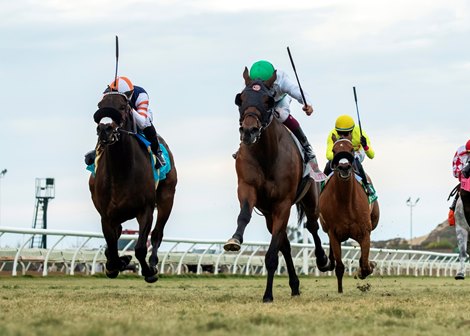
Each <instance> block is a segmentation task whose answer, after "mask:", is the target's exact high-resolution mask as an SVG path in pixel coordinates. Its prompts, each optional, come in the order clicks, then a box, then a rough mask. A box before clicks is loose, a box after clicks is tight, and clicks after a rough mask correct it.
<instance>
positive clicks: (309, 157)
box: [291, 126, 318, 166]
mask: <svg viewBox="0 0 470 336" xmlns="http://www.w3.org/2000/svg"><path fill="white" fill-rule="evenodd" d="M291 131H292V133H294V135H295V137H296V138H297V140H299V142H300V145H301V146H302V148H303V150H304V154H305V162H306V163H307V162H310V161H315V163H316V161H317V160H316V156H315V153H314V152H313V149H312V146H311V145H310V142H308V139H307V136H306V135H305V133H304V131H303V130H302V128H300V126H299V127H297V128H296V129H294V130H291ZM317 166H318V163H317Z"/></svg>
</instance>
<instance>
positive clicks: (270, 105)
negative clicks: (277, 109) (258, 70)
mask: <svg viewBox="0 0 470 336" xmlns="http://www.w3.org/2000/svg"><path fill="white" fill-rule="evenodd" d="M242 95H243V98H244V99H243V100H242ZM266 96H267V97H268V100H267V102H265V101H264V100H263V98H264V97H266ZM235 104H236V105H237V106H238V110H239V113H240V119H239V124H240V129H241V128H242V124H243V121H244V120H245V118H247V117H253V118H254V119H256V120H257V122H258V125H260V128H259V135H258V136H257V138H256V140H257V139H258V138H259V136H260V135H261V132H262V131H263V130H264V129H266V128H267V127H268V126H269V125H270V124H271V121H272V120H273V112H274V96H273V94H272V92H271V91H270V90H269V89H268V87H267V86H266V85H265V84H264V82H263V81H261V80H255V81H252V82H251V83H249V84H248V85H247V86H246V87H245V88H244V89H243V91H242V92H241V93H239V94H237V96H236V98H235ZM250 107H253V108H255V109H256V111H258V112H259V113H256V112H254V111H247V110H248V109H249V108H250Z"/></svg>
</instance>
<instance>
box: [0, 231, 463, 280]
mask: <svg viewBox="0 0 470 336" xmlns="http://www.w3.org/2000/svg"><path fill="white" fill-rule="evenodd" d="M5 234H8V235H12V234H13V235H15V236H17V238H18V237H22V243H20V244H19V246H18V247H16V248H0V273H2V274H11V275H12V276H17V275H18V273H20V274H21V275H26V274H42V275H43V276H47V275H48V274H52V273H63V274H69V275H75V274H87V275H93V274H96V273H98V272H103V270H104V265H105V263H106V257H105V255H104V250H105V248H106V243H105V241H104V237H103V235H102V234H101V233H93V232H78V231H63V230H44V229H18V228H8V227H0V238H2V237H3V236H4V235H5ZM34 235H47V236H48V238H50V240H54V241H55V242H54V243H52V244H51V246H50V247H48V248H47V249H37V248H36V249H34V248H29V246H30V245H31V240H32V239H33V237H34ZM70 238H74V239H77V242H78V240H81V241H80V242H79V243H78V244H76V245H77V246H75V247H73V248H65V249H64V248H59V246H60V243H61V242H64V241H66V240H67V239H69V240H70ZM136 240H137V236H136V235H129V234H123V235H122V236H121V243H124V244H121V245H123V247H122V249H121V250H120V251H119V252H120V255H127V254H129V255H133V251H132V250H131V249H132V246H133V244H134V243H135V241H136ZM224 243H225V240H223V241H222V240H200V239H177V238H164V240H163V243H162V246H161V247H160V250H161V251H160V252H159V254H158V257H159V264H158V269H159V272H160V273H163V274H185V273H195V274H203V273H213V274H221V273H223V274H238V275H264V274H266V268H265V265H264V255H265V253H266V251H267V249H268V246H269V243H268V242H244V243H243V244H242V248H241V250H240V251H239V252H225V251H224V249H223V244H224ZM87 245H95V246H98V247H97V248H90V247H87ZM291 246H292V255H293V259H294V265H295V267H296V269H297V272H298V273H300V274H307V275H314V276H320V275H327V276H331V275H333V276H334V272H327V273H321V272H320V271H319V270H318V269H317V267H316V263H315V254H314V246H313V245H312V244H295V243H294V244H291ZM323 248H324V249H325V251H326V252H327V253H328V250H329V246H328V245H324V246H323ZM342 251H343V263H344V265H345V267H346V274H348V275H353V274H354V273H355V271H356V270H357V268H358V266H359V257H360V254H361V251H360V248H359V247H354V246H343V247H342ZM370 260H371V261H374V262H375V263H376V269H375V271H374V274H376V275H377V274H378V275H384V276H385V275H395V276H396V275H414V276H438V277H439V276H453V275H454V274H455V273H456V271H457V269H458V267H459V262H458V254H456V253H437V252H428V251H416V250H392V249H377V248H371V250H370ZM130 269H131V270H133V271H135V272H139V273H140V269H139V264H138V262H137V261H136V259H135V258H133V259H132V261H131V264H130ZM277 274H278V275H284V274H287V269H286V267H285V263H284V258H282V257H280V258H279V267H278V269H277Z"/></svg>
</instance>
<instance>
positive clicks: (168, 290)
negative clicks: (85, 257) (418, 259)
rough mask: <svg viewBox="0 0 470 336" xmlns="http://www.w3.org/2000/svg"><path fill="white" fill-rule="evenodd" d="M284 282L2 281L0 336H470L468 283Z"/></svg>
mask: <svg viewBox="0 0 470 336" xmlns="http://www.w3.org/2000/svg"><path fill="white" fill-rule="evenodd" d="M300 281H301V284H300V285H301V292H302V293H301V296H300V297H294V298H292V297H291V296H290V288H289V286H288V279H287V278H286V277H276V278H275V281H274V303H272V304H263V303H262V302H261V301H262V296H263V293H264V288H265V283H266V279H265V278H264V277H259V278H258V277H230V276H229V277H212V276H205V277H163V278H161V279H160V280H159V281H158V282H157V283H155V284H147V283H145V282H144V280H143V279H142V278H140V277H133V276H127V277H126V276H122V275H120V276H119V277H118V278H117V279H114V280H110V279H106V278H101V277H68V276H62V277H45V278H42V277H16V278H13V277H0V335H113V336H115V335H142V334H146V335H165V336H166V335H228V334H233V335H242V336H246V335H270V336H271V335H387V336H388V335H407V336H409V335H444V334H447V335H452V336H458V335H468V334H469V332H470V331H469V330H470V314H469V311H470V305H469V301H468V298H469V296H470V281H467V280H465V281H455V280H454V279H453V278H428V277H422V278H421V277H419V278H415V277H396V278H394V277H383V278H382V277H379V276H377V277H371V278H369V279H367V280H364V281H361V280H355V279H353V278H350V277H346V278H345V279H344V293H343V294H338V293H337V292H336V278H334V277H321V278H316V277H301V279H300Z"/></svg>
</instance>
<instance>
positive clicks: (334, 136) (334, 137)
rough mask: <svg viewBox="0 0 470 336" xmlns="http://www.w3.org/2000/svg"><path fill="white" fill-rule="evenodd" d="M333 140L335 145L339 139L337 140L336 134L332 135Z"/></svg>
mask: <svg viewBox="0 0 470 336" xmlns="http://www.w3.org/2000/svg"><path fill="white" fill-rule="evenodd" d="M331 140H333V143H335V142H336V140H338V138H336V135H335V134H334V133H333V134H331Z"/></svg>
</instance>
